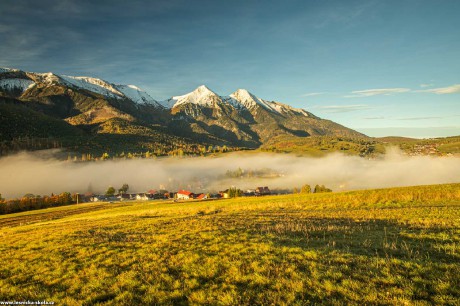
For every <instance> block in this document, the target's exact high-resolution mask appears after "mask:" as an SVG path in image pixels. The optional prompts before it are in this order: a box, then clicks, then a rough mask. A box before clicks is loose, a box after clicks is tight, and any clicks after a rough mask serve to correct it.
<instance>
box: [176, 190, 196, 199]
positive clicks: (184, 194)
mask: <svg viewBox="0 0 460 306" xmlns="http://www.w3.org/2000/svg"><path fill="white" fill-rule="evenodd" d="M194 197H195V194H194V193H193V192H190V191H187V190H179V191H178V192H177V199H178V200H190V199H193V198H194Z"/></svg>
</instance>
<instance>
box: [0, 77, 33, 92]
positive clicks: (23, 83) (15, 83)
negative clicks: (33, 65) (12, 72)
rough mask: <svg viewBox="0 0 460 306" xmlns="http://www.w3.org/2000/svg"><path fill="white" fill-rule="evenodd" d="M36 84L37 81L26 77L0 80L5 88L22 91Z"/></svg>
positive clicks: (0, 86) (1, 86) (0, 84)
mask: <svg viewBox="0 0 460 306" xmlns="http://www.w3.org/2000/svg"><path fill="white" fill-rule="evenodd" d="M33 86H35V82H34V81H31V80H26V79H3V80H0V88H2V89H5V90H15V89H20V90H21V91H22V92H24V91H26V90H27V89H29V88H30V87H33Z"/></svg>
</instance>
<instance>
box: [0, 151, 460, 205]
mask: <svg viewBox="0 0 460 306" xmlns="http://www.w3.org/2000/svg"><path fill="white" fill-rule="evenodd" d="M238 168H241V169H242V170H244V171H245V172H246V173H247V171H250V170H252V171H257V170H261V169H271V170H273V172H274V173H276V174H275V175H272V176H271V177H263V178H257V177H252V178H248V177H241V178H229V177H225V173H226V172H227V170H230V171H235V170H236V169H238ZM0 173H1V175H0V194H2V196H3V197H4V198H15V197H21V196H23V195H24V194H26V193H32V194H37V195H38V194H39V195H44V194H51V193H61V192H64V191H68V192H71V193H74V192H80V193H84V192H88V191H92V192H94V193H104V192H105V191H106V190H107V187H108V186H113V187H115V188H116V189H118V188H120V187H121V186H122V185H123V184H124V183H128V184H129V186H130V189H129V191H128V192H144V191H147V190H149V189H160V188H165V189H167V190H170V191H177V189H180V188H183V189H192V191H194V192H216V191H218V190H223V189H226V188H228V187H230V186H236V187H238V188H240V189H244V190H245V189H254V188H256V187H257V186H269V187H270V188H271V189H276V188H280V189H290V190H292V189H293V188H294V187H301V186H302V185H304V184H310V185H312V186H314V185H316V184H324V185H326V186H327V187H329V188H331V189H332V190H333V191H340V190H353V189H368V188H383V187H395V186H409V185H424V184H440V183H456V182H460V175H459V173H460V159H459V158H455V157H407V156H404V155H402V154H400V153H399V152H397V151H394V152H391V153H389V154H387V155H386V156H385V157H383V158H382V159H377V160H367V159H364V158H360V157H354V156H345V155H341V154H331V155H329V156H327V157H323V158H308V157H296V156H293V155H285V154H269V153H231V154H225V155H221V156H219V157H195V158H183V159H177V158H157V159H133V160H108V161H99V162H68V161H61V160H58V159H56V158H54V157H53V154H52V153H46V152H40V153H20V154H17V155H13V156H8V157H4V158H1V159H0Z"/></svg>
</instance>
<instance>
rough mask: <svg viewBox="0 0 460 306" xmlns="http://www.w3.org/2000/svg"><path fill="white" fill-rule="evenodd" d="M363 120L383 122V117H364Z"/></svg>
mask: <svg viewBox="0 0 460 306" xmlns="http://www.w3.org/2000/svg"><path fill="white" fill-rule="evenodd" d="M363 119H365V120H383V119H385V117H383V116H380V117H365V118H363Z"/></svg>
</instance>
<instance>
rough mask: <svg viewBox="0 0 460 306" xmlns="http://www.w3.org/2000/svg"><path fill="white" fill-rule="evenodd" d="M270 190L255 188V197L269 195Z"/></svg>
mask: <svg viewBox="0 0 460 306" xmlns="http://www.w3.org/2000/svg"><path fill="white" fill-rule="evenodd" d="M270 194H271V192H270V189H268V187H257V188H256V191H255V195H256V196H264V195H270Z"/></svg>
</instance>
